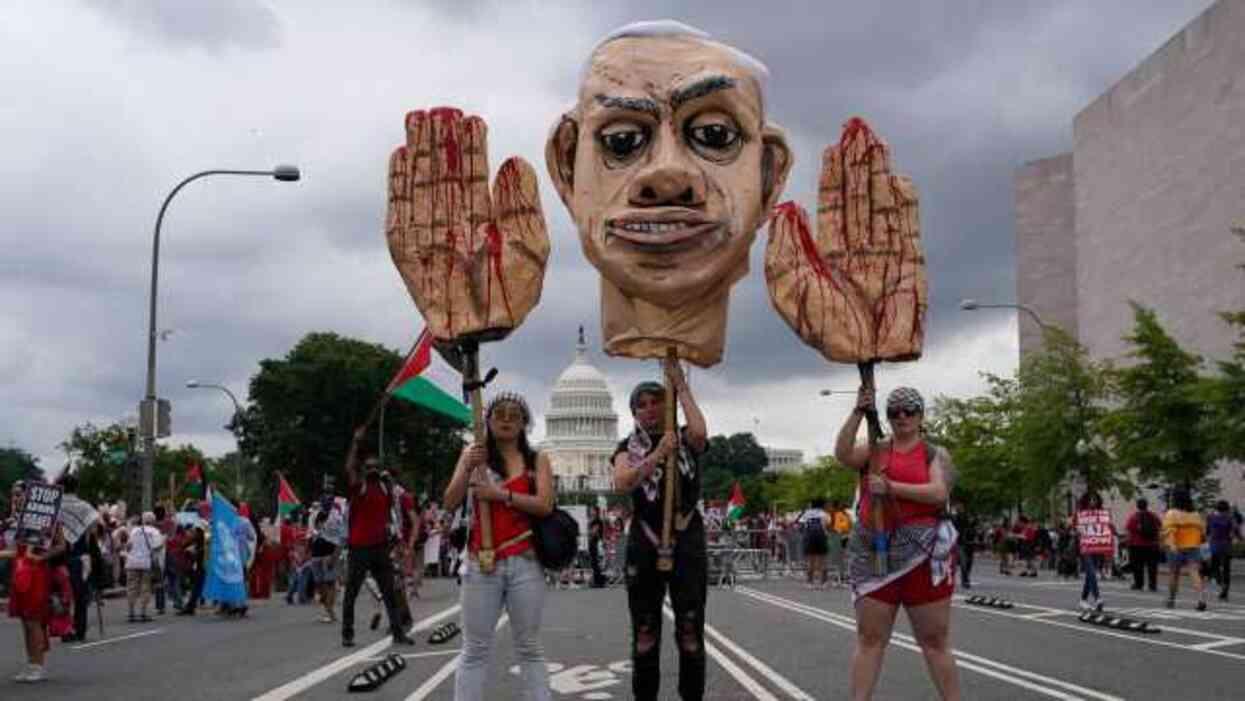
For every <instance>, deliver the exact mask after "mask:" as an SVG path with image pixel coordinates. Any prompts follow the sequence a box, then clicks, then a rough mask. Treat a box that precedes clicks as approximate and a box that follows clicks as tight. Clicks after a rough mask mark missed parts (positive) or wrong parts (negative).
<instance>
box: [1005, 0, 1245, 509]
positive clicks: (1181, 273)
mask: <svg viewBox="0 0 1245 701" xmlns="http://www.w3.org/2000/svg"><path fill="white" fill-rule="evenodd" d="M1242 36H1245V2H1240V0H1220V1H1219V2H1216V3H1214V4H1213V5H1211V6H1210V7H1209V8H1207V9H1206V11H1205V12H1203V13H1202V14H1200V15H1199V16H1198V17H1197V18H1195V19H1194V20H1193V21H1191V22H1190V23H1189V24H1188V25H1186V26H1185V27H1184V28H1183V29H1181V30H1180V31H1179V32H1177V33H1176V34H1175V35H1173V36H1172V37H1171V38H1170V39H1168V41H1167V42H1166V43H1164V44H1163V46H1162V47H1161V48H1159V49H1158V50H1157V51H1155V52H1154V53H1153V54H1151V55H1150V56H1148V57H1146V58H1144V59H1143V60H1142V61H1141V63H1140V64H1139V65H1138V66H1137V67H1136V68H1134V69H1133V70H1132V71H1131V72H1129V73H1128V74H1127V75H1125V76H1124V77H1123V78H1121V79H1120V81H1119V82H1117V83H1116V84H1115V85H1113V86H1111V87H1110V89H1108V90H1107V91H1106V92H1105V93H1103V94H1102V95H1100V96H1099V97H1097V98H1096V99H1094V100H1093V101H1092V102H1090V103H1089V104H1088V105H1087V106H1086V107H1085V108H1084V109H1083V110H1081V112H1080V113H1078V114H1077V115H1076V116H1075V117H1074V118H1073V120H1072V137H1073V138H1072V142H1073V147H1072V151H1071V152H1068V153H1063V154H1058V155H1055V156H1052V157H1050V158H1044V159H1041V160H1037V161H1033V162H1031V163H1027V164H1025V165H1024V166H1023V167H1021V168H1020V169H1019V170H1018V172H1017V173H1016V181H1015V193H1016V261H1017V274H1016V278H1017V282H1016V287H1017V296H1018V298H1019V301H1020V302H1021V303H1022V304H1025V305H1027V306H1029V307H1031V308H1033V309H1035V310H1036V311H1037V312H1038V314H1040V315H1041V317H1042V318H1043V319H1044V320H1045V322H1046V323H1048V324H1055V325H1057V326H1060V327H1062V328H1063V329H1064V330H1066V331H1068V332H1069V333H1071V334H1073V335H1074V336H1076V338H1077V339H1078V340H1079V341H1080V342H1081V344H1082V345H1083V346H1085V348H1086V350H1088V351H1089V353H1090V354H1091V355H1092V356H1094V357H1095V358H1109V359H1113V360H1115V361H1116V362H1129V359H1128V357H1127V355H1126V354H1127V352H1128V350H1129V348H1128V346H1127V344H1126V342H1125V341H1124V340H1123V336H1124V335H1125V334H1126V333H1127V332H1128V331H1129V330H1130V329H1131V327H1132V321H1133V317H1132V309H1131V308H1130V306H1129V302H1130V301H1136V302H1138V303H1140V304H1143V305H1145V306H1147V307H1149V308H1151V309H1153V310H1154V311H1155V313H1156V314H1157V315H1158V317H1159V320H1160V322H1161V323H1162V324H1163V326H1164V327H1165V328H1166V330H1167V331H1168V333H1170V334H1171V335H1172V336H1173V337H1174V338H1175V339H1176V340H1177V342H1179V343H1180V344H1181V345H1182V346H1183V347H1185V348H1186V349H1188V350H1190V351H1193V352H1195V353H1198V354H1201V355H1203V356H1204V357H1206V358H1208V359H1209V360H1214V359H1217V358H1227V357H1228V356H1229V355H1230V354H1231V352H1232V344H1233V343H1234V342H1235V341H1236V339H1237V332H1236V330H1235V329H1233V328H1232V327H1230V326H1228V325H1227V324H1225V323H1224V322H1223V320H1222V319H1220V318H1219V316H1218V314H1217V312H1219V311H1225V310H1237V309H1241V308H1243V307H1245V285H1243V284H1242V282H1241V280H1242V277H1241V271H1240V270H1239V269H1238V268H1237V267H1236V266H1237V265H1238V264H1239V263H1240V261H1241V260H1242V257H1245V249H1243V248H1242V246H1241V243H1240V240H1239V239H1238V238H1237V237H1236V236H1233V235H1232V234H1231V233H1230V228H1231V227H1232V224H1233V222H1234V221H1236V220H1238V219H1240V218H1242V217H1245V195H1243V193H1245V127H1243V126H1242V125H1245V80H1242V77H1241V76H1242V75H1245V42H1242V41H1241V37H1242ZM1019 318H1020V349H1021V355H1022V356H1023V355H1024V354H1025V353H1027V352H1031V351H1033V350H1034V349H1036V348H1038V347H1040V345H1041V330H1040V329H1039V328H1038V327H1037V324H1036V323H1035V321H1034V320H1032V319H1030V318H1028V317H1027V316H1026V315H1023V314H1022V315H1021V316H1020V317H1019ZM1206 370H1207V371H1211V372H1213V371H1214V365H1213V363H1208V366H1207V367H1206ZM1213 476H1214V477H1217V478H1218V479H1219V480H1220V486H1221V488H1222V496H1223V498H1226V499H1227V500H1229V501H1230V502H1233V503H1236V504H1245V466H1242V465H1240V464H1236V463H1224V464H1222V465H1221V466H1220V467H1219V469H1218V470H1217V471H1216V472H1215V473H1214V475H1213ZM1149 496H1151V497H1153V496H1155V495H1154V493H1151V494H1150V495H1149ZM1151 503H1155V500H1154V499H1153V498H1151ZM1127 511H1128V507H1127V505H1126V504H1125V503H1124V502H1123V501H1120V502H1117V507H1116V509H1115V513H1116V514H1117V517H1118V515H1119V514H1120V513H1121V512H1122V513H1127Z"/></svg>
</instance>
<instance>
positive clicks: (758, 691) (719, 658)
mask: <svg viewBox="0 0 1245 701" xmlns="http://www.w3.org/2000/svg"><path fill="white" fill-rule="evenodd" d="M662 613H664V614H666V618H668V619H670V620H671V621H672V622H673V621H674V612H673V611H671V610H670V607H669V606H666V607H664V608H662ZM705 652H706V653H707V654H708V655H709V656H710V657H712V658H713V661H714V662H717V663H718V665H720V666H721V667H722V669H725V670H726V673H727V674H729V675H731V676H732V677H734V678H735V681H737V682H739V684H740V686H742V687H743V688H745V689H747V690H748V692H749V693H751V694H752V695H753V697H755V698H756V699H758V701H778V697H777V696H774V695H773V694H771V693H770V692H769V690H768V689H766V688H765V687H764V686H761V683H760V682H758V681H757V680H755V679H753V678H752V677H750V676H748V673H747V672H745V671H743V670H742V669H740V668H739V667H737V666H736V665H735V663H734V662H732V661H731V659H730V658H729V657H727V656H726V655H724V654H723V653H722V651H721V650H719V649H718V648H717V647H715V646H714V645H713V644H712V643H710V642H709V641H708V640H706V641H705ZM407 701H411V699H407Z"/></svg>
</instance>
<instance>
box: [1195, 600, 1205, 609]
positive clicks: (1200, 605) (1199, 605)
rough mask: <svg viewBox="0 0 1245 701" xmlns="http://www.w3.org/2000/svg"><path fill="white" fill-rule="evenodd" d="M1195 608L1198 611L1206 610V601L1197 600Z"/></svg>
mask: <svg viewBox="0 0 1245 701" xmlns="http://www.w3.org/2000/svg"><path fill="white" fill-rule="evenodd" d="M1197 610H1198V611H1205V610H1206V602H1205V601H1199V602H1197Z"/></svg>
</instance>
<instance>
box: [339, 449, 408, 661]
mask: <svg viewBox="0 0 1245 701" xmlns="http://www.w3.org/2000/svg"><path fill="white" fill-rule="evenodd" d="M366 430H367V427H366V426H360V427H359V428H358V429H356V430H355V432H354V440H353V441H352V442H351V444H350V454H349V455H348V456H347V457H346V483H347V485H348V486H347V489H348V490H349V495H350V496H349V500H350V507H349V509H348V511H347V513H348V517H347V521H348V535H347V540H346V543H347V552H348V555H347V574H346V591H345V594H344V595H343V598H342V646H343V647H353V646H354V605H355V599H357V598H358V596H359V590H360V589H361V588H362V587H363V581H364V580H365V579H366V578H367V576H368V575H369V574H371V575H372V579H373V580H375V582H376V586H377V588H379V589H380V596H381V601H382V602H383V604H384V607H385V612H386V614H387V617H388V619H389V631H390V633H392V635H393V640H394V642H396V643H400V644H403V645H414V644H415V641H414V640H411V638H410V637H409V636H407V634H406V632H405V631H404V630H402V619H401V614H400V613H399V612H398V600H397V597H396V596H395V595H394V591H393V582H394V577H393V559H392V558H391V556H390V545H391V543H390V541H391V539H396V538H397V535H398V534H397V531H396V529H395V528H394V526H395V525H396V524H394V523H393V515H394V514H395V513H396V512H397V510H396V508H395V506H396V499H395V496H394V492H393V490H392V489H391V488H389V487H387V486H386V485H385V484H384V483H383V482H382V481H381V477H380V465H379V463H378V462H377V461H376V460H375V459H372V458H370V459H368V460H365V461H364V464H363V474H359V464H358V463H359V459H358V452H359V443H360V442H361V441H362V440H363V436H364V433H365V432H366Z"/></svg>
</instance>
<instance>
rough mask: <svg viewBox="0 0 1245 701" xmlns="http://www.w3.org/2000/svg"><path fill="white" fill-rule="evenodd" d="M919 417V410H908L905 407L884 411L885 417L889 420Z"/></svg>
mask: <svg viewBox="0 0 1245 701" xmlns="http://www.w3.org/2000/svg"><path fill="white" fill-rule="evenodd" d="M920 415H921V412H920V411H919V410H917V409H909V408H906V407H900V408H898V409H887V410H886V416H887V418H891V419H897V418H899V417H901V416H902V417H904V418H910V417H913V416H920Z"/></svg>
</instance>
